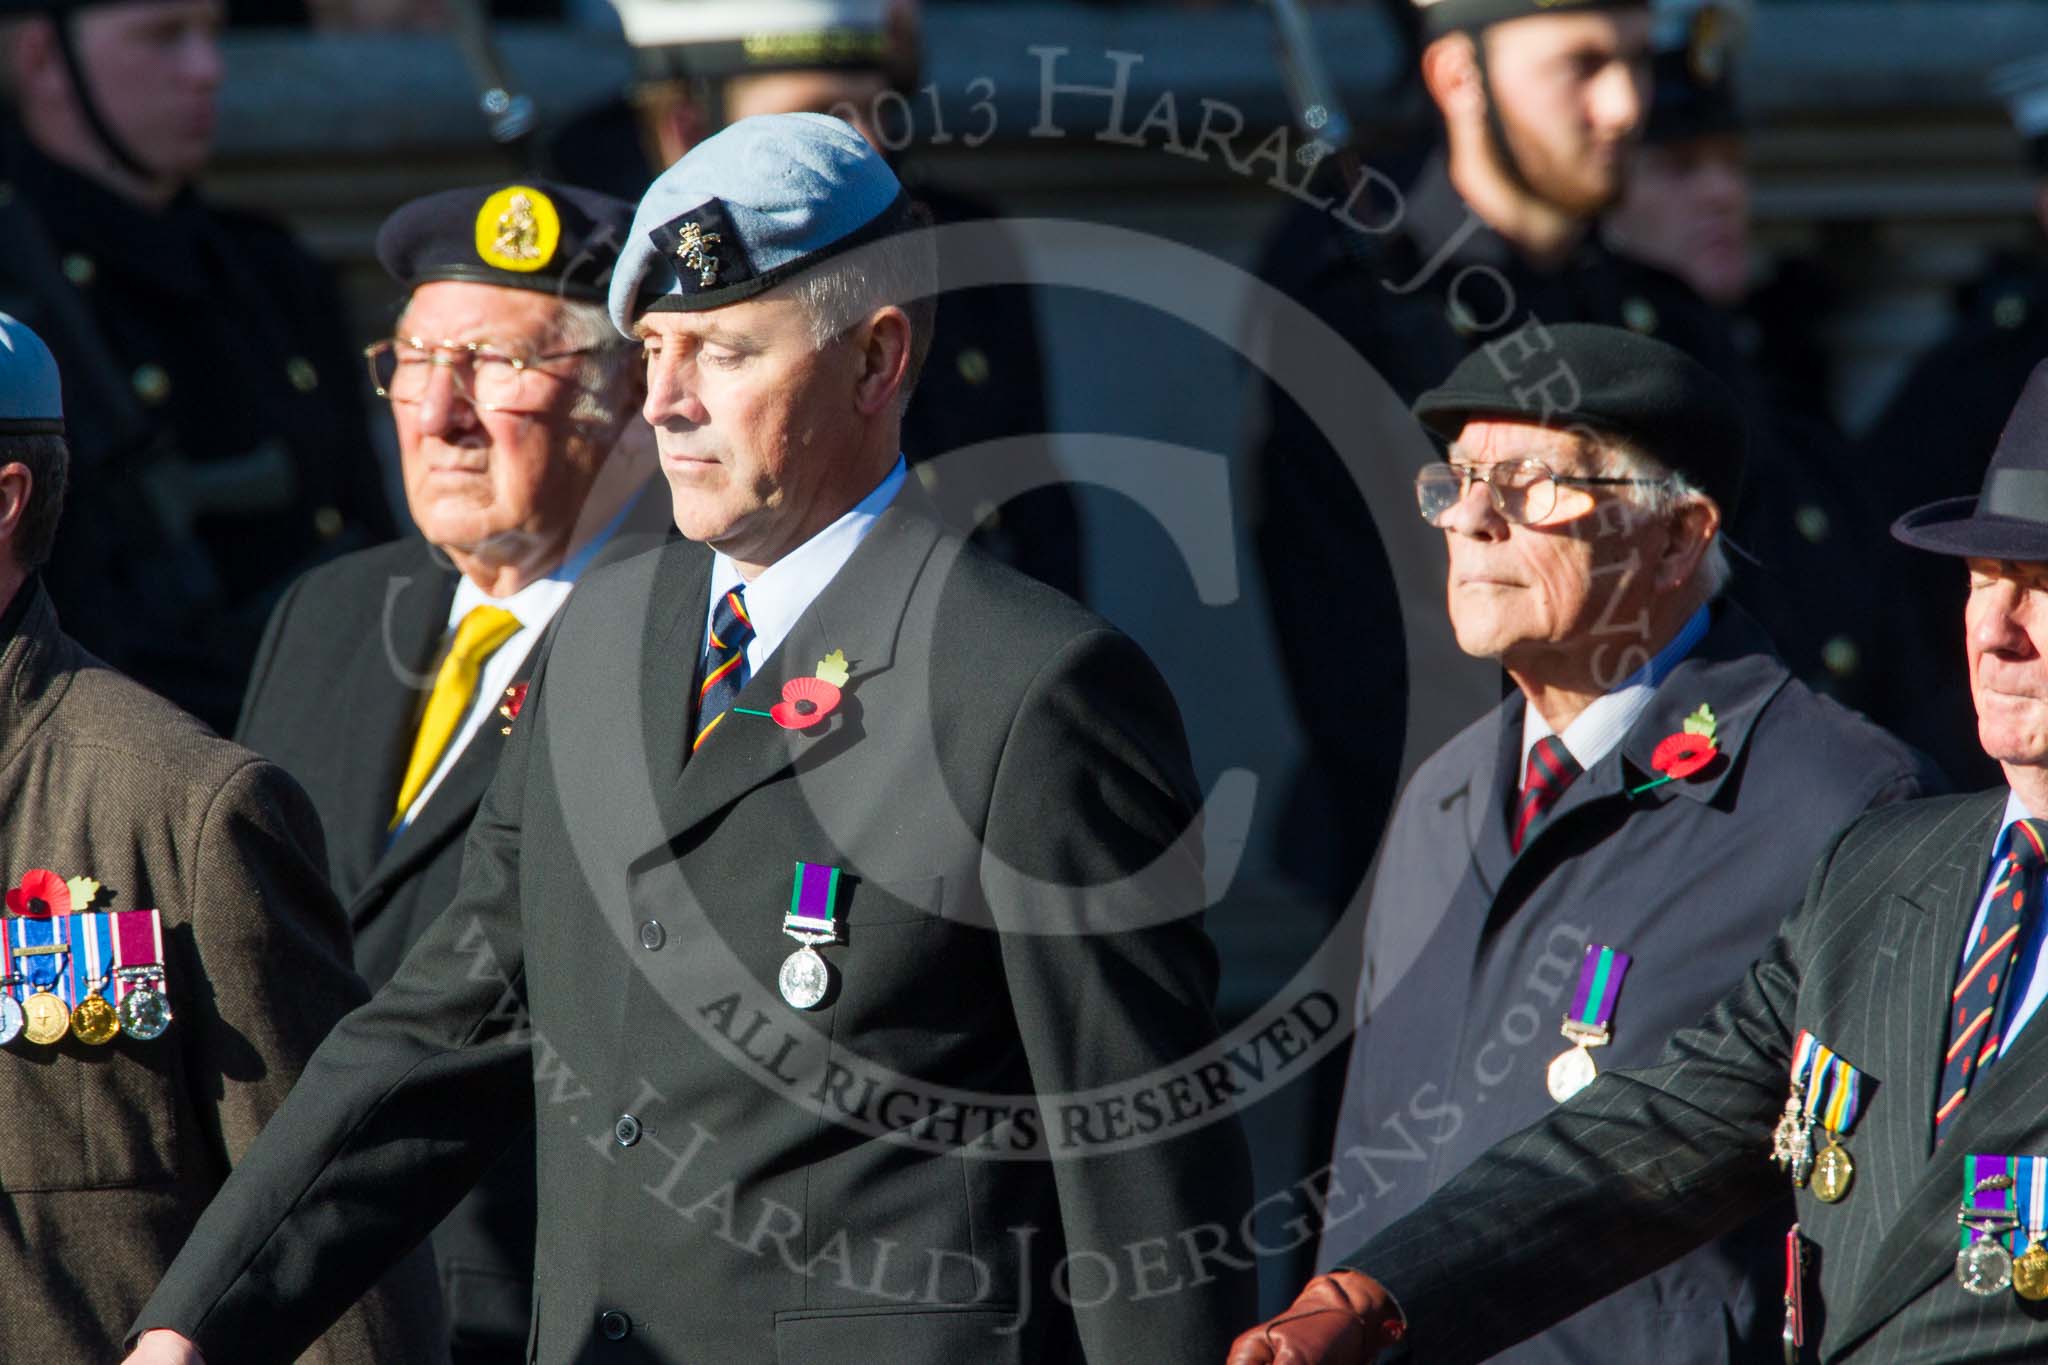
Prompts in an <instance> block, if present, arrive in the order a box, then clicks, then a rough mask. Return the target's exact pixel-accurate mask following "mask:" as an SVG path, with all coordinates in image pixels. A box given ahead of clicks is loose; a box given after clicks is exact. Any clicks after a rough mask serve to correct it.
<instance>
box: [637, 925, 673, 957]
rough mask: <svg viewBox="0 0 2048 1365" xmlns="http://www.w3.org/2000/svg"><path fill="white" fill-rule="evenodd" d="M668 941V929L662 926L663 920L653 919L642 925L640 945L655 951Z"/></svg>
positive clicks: (649, 950)
mask: <svg viewBox="0 0 2048 1365" xmlns="http://www.w3.org/2000/svg"><path fill="white" fill-rule="evenodd" d="M666 942H668V930H666V929H664V928H662V927H661V921H660V920H658V919H651V920H648V921H646V922H645V923H643V924H642V925H641V926H640V946H641V947H642V948H645V949H646V950H647V951H648V952H650V953H651V952H654V951H656V950H657V949H659V948H660V947H661V945H662V944H664V943H666Z"/></svg>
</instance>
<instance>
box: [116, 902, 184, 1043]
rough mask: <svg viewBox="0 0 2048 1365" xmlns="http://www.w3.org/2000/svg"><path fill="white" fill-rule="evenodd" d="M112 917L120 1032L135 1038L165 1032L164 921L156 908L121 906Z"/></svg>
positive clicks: (168, 1015) (140, 1039)
mask: <svg viewBox="0 0 2048 1365" xmlns="http://www.w3.org/2000/svg"><path fill="white" fill-rule="evenodd" d="M112 918H113V921H114V1010H115V1013H116V1014H117V1015H118V1016H119V1018H120V1021H121V1032H123V1033H125V1034H127V1035H128V1036H129V1037H130V1038H133V1039H136V1040H137V1041H138V1042H145V1043H146V1042H150V1041H152V1040H154V1039H157V1038H161V1037H163V1036H164V1030H165V1029H167V1028H169V1027H170V1026H171V1002H170V1000H169V999H168V998H166V996H165V993H164V922H163V915H162V914H161V913H160V912H159V911H156V910H123V911H120V912H118V913H116V914H115V915H114V916H113V917H112Z"/></svg>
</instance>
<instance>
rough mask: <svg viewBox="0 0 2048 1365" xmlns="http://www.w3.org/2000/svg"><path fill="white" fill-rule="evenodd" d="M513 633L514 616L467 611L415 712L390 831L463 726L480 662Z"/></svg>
mask: <svg viewBox="0 0 2048 1365" xmlns="http://www.w3.org/2000/svg"><path fill="white" fill-rule="evenodd" d="M518 633H519V618H518V617H516V616H514V615H513V614H512V613H511V612H509V611H506V610H505V609H504V608H503V607H494V606H491V605H489V604H488V603H486V604H484V605H482V606H475V607H471V608H470V609H469V611H468V612H467V613H466V614H465V615H464V616H463V618H462V622H461V624H459V625H457V626H456V627H455V640H454V642H453V643H452V644H450V645H449V646H448V657H447V658H445V659H443V660H441V668H440V671H439V672H437V673H436V674H435V675H434V690H433V691H432V692H430V693H428V694H427V706H426V710H424V711H422V712H421V713H420V728H419V730H418V731H417V732H416V733H415V734H414V735H413V741H412V757H411V758H409V759H408V760H407V761H406V765H405V776H404V777H403V778H401V779H400V780H399V783H398V803H397V807H398V808H397V810H396V812H395V813H394V814H393V815H392V817H391V824H390V826H389V827H390V828H391V829H397V828H398V827H399V826H400V825H401V824H403V823H405V813H406V812H407V811H409V810H411V809H412V803H413V802H415V801H417V800H418V799H419V795H420V793H421V792H422V791H423V790H425V789H426V785H427V779H428V778H430V777H432V776H433V775H434V770H435V769H436V768H438V767H440V766H441V755H442V754H443V753H445V752H446V751H447V749H448V741H449V740H451V739H453V738H455V732H456V731H457V730H459V729H461V728H462V721H463V718H464V717H466V716H467V715H468V714H469V707H470V703H471V702H472V701H473V700H474V699H475V697H476V685H477V680H478V679H479V678H481V677H482V676H483V669H484V661H485V660H486V659H489V658H490V657H491V655H493V654H495V653H497V652H498V647H499V646H500V645H502V644H504V643H505V642H506V641H507V640H509V639H511V638H512V637H513V636H514V635H517V634H518Z"/></svg>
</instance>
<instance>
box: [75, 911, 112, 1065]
mask: <svg viewBox="0 0 2048 1365" xmlns="http://www.w3.org/2000/svg"><path fill="white" fill-rule="evenodd" d="M110 927H111V926H110V925H109V924H108V923H107V916H105V915H103V914H94V913H92V912H90V911H88V912H87V913H85V914H81V915H73V916H72V917H71V939H72V943H73V944H74V945H75V947H76V949H77V951H75V952H73V953H72V954H71V998H72V999H73V1000H75V1001H77V1002H78V1003H77V1004H75V1005H73V1006H72V1007H71V1031H72V1033H74V1034H76V1035H77V1037H78V1041H79V1042H81V1043H86V1044H88V1045H90V1046H92V1047H103V1046H105V1045H106V1044H108V1043H111V1042H113V1041H114V1039H115V1038H117V1037H119V1036H120V1034H121V1021H120V1020H119V1019H117V1018H115V1017H114V1007H113V1006H112V1005H109V1004H108V1003H107V997H106V996H105V995H103V994H101V992H102V991H103V990H104V989H105V988H106V985H107V982H108V981H110V980H111V979H112V978H113V975H114V944H113V936H112V935H111V934H109V933H108V929H109V928H110Z"/></svg>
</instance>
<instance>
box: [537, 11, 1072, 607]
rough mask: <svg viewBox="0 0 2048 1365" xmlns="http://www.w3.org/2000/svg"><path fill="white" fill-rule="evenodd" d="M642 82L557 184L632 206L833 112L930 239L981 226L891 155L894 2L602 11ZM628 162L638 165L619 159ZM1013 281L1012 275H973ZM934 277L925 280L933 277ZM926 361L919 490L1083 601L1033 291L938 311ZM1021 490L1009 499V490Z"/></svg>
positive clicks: (901, 46) (897, 65)
mask: <svg viewBox="0 0 2048 1365" xmlns="http://www.w3.org/2000/svg"><path fill="white" fill-rule="evenodd" d="M615 3H616V4H617V5H618V9H619V17H620V19H621V21H622V22H623V23H624V25H625V29H626V37H627V40H628V41H629V42H631V43H632V44H633V48H634V56H635V60H636V62H637V64H638V66H639V70H640V79H639V81H638V83H637V84H636V85H635V87H634V90H633V93H632V98H631V101H630V103H627V102H620V103H617V104H613V105H607V106H604V107H601V108H599V109H595V110H592V111H590V112H589V113H587V114H585V115H584V116H582V117H581V118H579V119H578V120H576V121H575V122H574V123H572V124H571V125H569V126H568V127H567V128H565V129H563V130H562V132H561V134H560V135H559V136H558V137H557V139H556V141H555V145H554V148H553V160H554V161H555V163H556V165H557V166H558V167H560V172H559V173H560V174H562V175H564V176H566V177H567V178H569V179H573V180H576V181H578V182H580V183H583V184H588V185H592V186H596V187H598V188H602V189H604V190H607V191H608V192H610V193H613V194H617V195H620V196H623V197H625V198H637V197H638V196H639V194H640V192H641V191H642V190H643V189H645V188H646V186H647V183H648V182H649V181H650V180H652V179H653V177H654V175H655V173H656V172H658V171H660V170H661V169H662V168H664V167H666V166H669V165H671V164H673V163H674V162H675V161H677V160H678V159H680V158H681V156H682V155H683V153H685V152H687V151H689V150H690V148H691V147H693V146H695V145H696V144H697V143H698V142H700V141H702V140H703V139H704V138H706V137H709V136H710V135H711V134H713V133H715V132H717V131H718V130H719V129H720V128H722V127H724V126H725V125H726V124H728V123H730V122H732V121H733V120H735V119H739V118H744V117H747V116H748V115H751V114H794V113H818V114H832V115H835V116H837V117H839V118H843V119H845V120H846V121H847V122H849V123H851V124H853V125H854V127H856V128H858V129H859V130H860V132H861V135H862V136H864V137H865V138H867V140H868V141H869V143H871V144H872V145H873V146H874V147H875V149H876V150H877V151H880V152H882V153H883V154H884V155H885V156H888V157H889V158H890V160H891V164H892V165H893V166H894V168H895V169H896V171H897V174H898V175H899V177H900V178H901V179H902V180H903V182H904V185H905V188H906V189H908V191H909V192H910V194H911V197H912V198H914V199H915V200H917V201H918V202H919V203H920V204H922V205H923V206H924V208H925V210H926V211H927V212H928V213H929V214H930V215H931V217H932V219H933V220H934V221H935V222H936V223H939V224H946V223H962V222H970V221H986V220H988V219H991V218H993V217H994V216H995V212H994V210H993V209H992V208H991V207H990V206H988V205H987V204H984V203H981V202H980V201H978V200H976V199H974V198H972V197H970V196H968V195H965V194H961V193H958V192H957V191H955V190H952V189H950V188H947V187H943V186H941V185H938V184H935V183H933V181H932V180H931V179H929V178H928V177H926V176H923V175H921V174H920V173H919V171H918V168H917V167H916V165H915V164H914V163H912V164H905V162H904V158H903V157H902V156H900V155H899V154H898V153H899V150H900V149H903V148H906V147H908V146H909V145H910V144H911V142H912V139H913V134H914V131H915V130H914V129H912V128H910V127H907V126H904V125H903V124H902V122H901V121H900V120H892V118H891V117H890V116H891V114H892V112H895V113H900V112H902V111H904V110H905V109H906V108H908V107H910V106H906V104H905V102H904V101H903V100H902V99H901V98H899V97H900V96H902V95H904V94H907V93H912V92H915V91H916V89H917V84H918V65H919V48H918V36H917V14H916V7H915V4H914V3H910V2H909V0H827V2H826V3H795V2H794V0H615ZM635 149H638V155H637V156H636V155H635ZM978 264H979V265H981V266H983V267H984V268H991V267H1000V268H1001V270H1002V272H1003V273H1007V274H1009V275H1010V276H1012V277H1013V278H1015V277H1021V276H1022V273H1023V270H1022V262H1021V259H1019V258H1016V257H1015V256H1010V257H1009V258H1008V259H1006V260H1004V261H1002V262H993V263H992V262H987V261H983V262H979V263H978ZM943 271H944V266H943V263H942V265H941V274H942V277H943ZM933 337H934V340H933V346H932V355H931V359H930V362H929V363H928V364H927V365H926V366H925V370H924V378H923V379H922V380H921V381H920V382H919V385H918V390H917V395H916V397H915V398H914V399H913V400H912V402H911V405H910V411H909V413H908V414H907V415H906V416H905V418H904V423H903V448H904V454H905V455H906V456H908V458H909V460H910V463H911V467H912V468H913V469H915V470H916V471H917V475H918V478H919V481H920V482H921V483H922V484H923V485H924V487H925V491H926V492H928V493H930V494H931V496H932V499H933V501H935V502H936V503H937V504H938V505H939V510H940V512H941V513H942V514H943V515H944V516H945V517H946V519H947V520H948V521H949V522H951V523H952V524H954V525H956V526H959V527H961V528H962V529H963V530H964V529H970V528H971V529H973V531H974V541H975V544H976V545H977V546H979V547H980V548H981V549H983V550H985V551H988V552H989V553H991V554H994V555H995V556H996V557H997V558H999V559H1001V560H1003V561H1004V562H1005V563H1007V564H1009V565H1010V566H1011V567H1013V568H1017V569H1021V570H1023V571H1024V572H1025V573H1028V574H1030V575H1031V576H1032V577H1034V578H1036V579H1038V580H1039V581H1040V582H1042V583H1047V584H1050V585H1051V586H1053V587H1055V588H1058V589H1060V591H1062V592H1064V593H1066V594H1068V595H1069V596H1071V597H1075V598H1079V597H1080V596H1081V595H1082V555H1081V527H1080V514H1079V511H1078V509H1077V508H1076V506H1075V503H1074V498H1073V495H1072V494H1071V492H1069V491H1068V489H1067V488H1066V487H1065V486H1064V485H1063V484H1062V483H1061V482H1060V481H1059V480H1060V478H1061V476H1060V474H1059V471H1058V468H1057V466H1056V465H1055V464H1054V463H1053V460H1052V456H1051V451H1050V449H1049V446H1048V443H1047V442H1046V441H1045V440H1044V439H1043V438H1044V437H1045V435H1046V433H1047V432H1048V431H1049V430H1050V427H1051V418H1050V416H1049V414H1048V412H1047V408H1046V394H1045V366H1044V362H1043V360H1042V359H1041V357H1040V353H1039V345H1038V324H1037V321H1036V318H1035V317H1034V315H1033V311H1032V304H1031V291H1030V290H1029V289H1028V288H1027V287H1024V286H1021V285H1006V286H989V287H984V288H978V289H961V290H951V291H948V292H945V293H942V294H941V295H940V297H939V313H938V322H937V325H936V328H935V330H934V333H933ZM1004 438H1022V442H1023V443H1022V444H1020V445H1017V446H1013V447H1011V448H1009V449H1007V450H1005V451H1003V452H1002V453H1001V456H1000V465H992V464H984V463H982V462H980V461H977V460H975V459H973V458H972V457H968V458H965V459H960V460H949V461H947V462H946V463H945V465H944V467H943V471H942V469H941V467H940V466H939V465H937V464H935V463H933V462H934V461H938V460H939V459H940V458H941V457H946V456H951V455H952V454H953V452H955V451H963V450H966V449H968V448H969V447H972V446H975V445H978V444H980V443H981V442H984V441H993V440H999V439H1004ZM1013 489H1017V490H1026V489H1028V490H1030V491H1024V492H1021V493H1020V494H1019V495H1018V496H1014V497H1011V496H1009V494H1010V492H1011V490H1013Z"/></svg>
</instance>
